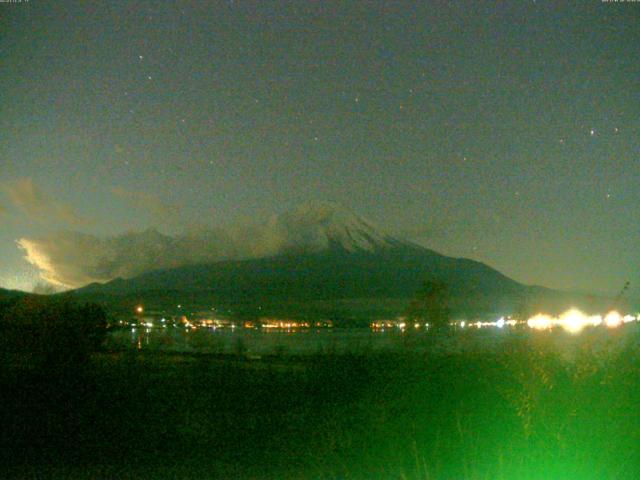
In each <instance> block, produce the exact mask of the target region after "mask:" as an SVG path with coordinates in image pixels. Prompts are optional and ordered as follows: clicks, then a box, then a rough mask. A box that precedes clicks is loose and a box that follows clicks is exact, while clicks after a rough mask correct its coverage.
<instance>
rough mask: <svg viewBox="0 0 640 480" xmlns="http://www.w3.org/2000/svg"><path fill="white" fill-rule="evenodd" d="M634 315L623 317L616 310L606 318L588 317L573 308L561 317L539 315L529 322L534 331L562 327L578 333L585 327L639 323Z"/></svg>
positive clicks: (610, 326)
mask: <svg viewBox="0 0 640 480" xmlns="http://www.w3.org/2000/svg"><path fill="white" fill-rule="evenodd" d="M637 320H638V318H636V317H634V316H633V315H625V316H622V315H620V313H618V312H616V311H615V310H613V311H611V312H609V313H607V314H606V315H605V316H604V318H603V317H602V316H601V315H586V314H584V313H582V312H581V311H580V310H578V309H575V308H572V309H571V310H567V311H566V312H564V313H563V314H562V315H560V316H559V317H552V316H550V315H544V314H541V313H540V314H537V315H535V316H533V317H531V318H530V319H529V320H527V325H528V326H529V328H533V329H534V330H548V329H551V328H555V327H562V328H563V329H565V330H566V331H568V332H571V333H577V332H580V331H581V330H582V329H583V328H585V327H597V326H599V325H605V326H607V327H609V328H615V327H619V326H620V325H622V324H623V323H629V322H634V321H637Z"/></svg>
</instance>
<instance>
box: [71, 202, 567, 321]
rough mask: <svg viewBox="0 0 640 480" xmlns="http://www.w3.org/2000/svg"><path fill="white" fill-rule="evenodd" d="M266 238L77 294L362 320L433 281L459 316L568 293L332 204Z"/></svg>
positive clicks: (274, 228)
mask: <svg viewBox="0 0 640 480" xmlns="http://www.w3.org/2000/svg"><path fill="white" fill-rule="evenodd" d="M261 238H264V239H268V241H269V242H270V244H271V245H272V247H271V251H270V252H269V253H268V254H264V255H263V256H260V257H258V258H244V259H229V260H224V261H216V262H210V263H201V264H194V265H186V266H180V267H177V268H169V269H159V270H154V271H148V272H146V273H143V274H141V275H138V276H135V277H133V278H129V279H122V278H118V279H115V280H112V281H110V282H107V283H103V284H97V283H94V284H91V285H88V286H86V287H83V288H80V289H78V290H76V291H75V294H76V295H78V296H80V297H85V298H90V299H91V300H98V301H102V302H105V303H108V304H110V305H116V306H119V307H122V308H123V309H125V308H126V309H128V308H131V305H134V304H135V303H137V302H144V303H145V304H146V305H155V306H156V307H157V308H165V309H170V308H172V307H173V308H175V306H176V305H177V304H184V305H189V307H190V308H191V309H192V310H196V309H207V310H209V308H210V307H212V306H215V307H216V308H218V309H219V310H223V311H227V312H232V313H233V314H234V315H240V316H244V317H255V316H266V315H286V316H294V317H295V316H304V317H335V318H362V319H365V318H374V317H377V318H380V317H385V316H387V317H388V316H395V315H399V314H401V313H402V311H403V310H404V308H406V305H407V304H408V302H409V301H410V300H411V298H412V297H413V295H414V294H415V292H416V291H417V290H418V288H419V287H420V286H421V285H422V284H423V282H424V281H425V280H426V279H427V278H438V279H439V280H441V281H443V282H445V283H446V284H447V285H448V287H449V291H450V295H451V309H452V311H453V313H454V314H457V315H465V316H482V315H489V314H491V315H493V314H500V313H511V312H512V311H513V310H514V309H515V308H517V306H518V304H521V303H522V302H523V301H526V302H527V303H529V304H531V303H533V304H535V306H537V305H538V304H539V303H540V299H541V298H544V299H545V301H546V302H547V303H548V301H549V300H551V303H557V302H559V301H562V300H563V299H564V298H565V296H566V294H563V293H561V292H554V291H552V290H548V289H545V288H543V287H535V286H526V285H523V284H521V283H518V282H516V281H515V280H512V279H510V278H508V277H506V276H505V275H503V274H501V273H500V272H498V271H497V270H494V269H493V268H491V267H489V266H487V265H485V264H483V263H481V262H477V261H474V260H470V259H465V258H452V257H448V256H445V255H441V254H439V253H437V252H435V251H433V250H430V249H428V248H425V247H422V246H420V245H417V244H414V243H411V242H408V241H404V240H401V239H398V238H395V237H393V236H390V235H388V234H386V233H383V232H381V231H379V230H378V229H376V228H375V227H374V226H373V225H372V224H371V223H369V222H368V221H366V220H364V219H363V218H361V217H360V216H358V215H357V214H355V213H353V212H351V211H350V210H348V209H345V208H342V207H340V206H338V205H336V204H333V203H320V204H306V205H303V206H302V207H300V208H298V209H296V210H293V211H291V212H288V213H285V214H283V215H281V216H279V217H276V218H274V219H272V220H271V221H270V222H268V224H267V226H266V229H265V231H264V232H263V233H262V237H261ZM265 241H266V240H265ZM530 306H531V307H534V305H530Z"/></svg>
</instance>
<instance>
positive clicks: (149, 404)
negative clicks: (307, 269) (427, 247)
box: [0, 329, 640, 480]
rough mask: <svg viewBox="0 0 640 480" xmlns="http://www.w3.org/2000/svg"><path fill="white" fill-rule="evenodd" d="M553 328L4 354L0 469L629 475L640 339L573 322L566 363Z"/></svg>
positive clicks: (118, 474) (252, 475)
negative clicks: (521, 334)
mask: <svg viewBox="0 0 640 480" xmlns="http://www.w3.org/2000/svg"><path fill="white" fill-rule="evenodd" d="M554 335H560V333H548V332H539V333H536V334H532V335H530V336H528V337H527V338H515V337H514V338H513V339H511V340H509V341H504V342H502V343H501V345H500V348H499V349H498V351H497V352H496V351H492V352H490V353H487V352H485V353H483V352H473V353H472V352H466V353H442V351H441V350H437V349H433V351H436V350H437V351H439V352H440V353H420V354H408V353H386V354H364V353H358V354H353V355H348V354H346V355H345V354H341V355H309V356H306V357H299V358H293V357H291V358H286V357H285V358H282V357H263V358H262V359H261V360H255V361H251V360H246V359H244V358H241V357H238V358H234V357H233V356H220V355H197V354H192V355H184V354H166V353H164V354H163V353H140V352H134V351H132V352H118V353H109V352H104V353H99V354H96V355H94V356H93V357H92V358H91V361H90V362H87V363H85V364H82V365H72V366H70V365H65V367H64V368H62V369H56V368H54V367H51V368H47V369H44V370H42V369H40V370H37V371H36V370H33V369H30V368H27V367H28V361H23V362H21V361H18V360H20V359H18V360H16V358H13V359H11V358H9V357H7V358H6V359H5V361H4V363H3V365H4V366H3V368H2V371H1V378H0V405H1V408H0V465H2V467H0V468H1V469H2V471H1V472H0V478H38V479H39V478H65V479H67V478H68V479H75V478H78V479H84V478H131V479H133V478H149V479H156V478H157V479H166V478H176V479H177V478H180V479H182V478H184V479H191V478H193V479H199V478H230V479H236V478H237V479H289V478H290V479H343V478H344V479H378V478H379V479H399V480H400V479H438V480H439V479H545V480H548V479H585V480H586V479H603V480H604V479H635V478H639V475H640V449H639V448H638V445H640V415H639V413H640V350H639V349H638V340H639V338H638V335H637V334H636V333H635V331H633V332H632V333H629V331H627V332H624V331H622V330H621V331H619V332H618V331H616V332H610V331H606V330H604V329H594V330H593V331H587V332H584V333H583V334H582V335H581V337H580V338H579V340H577V343H576V345H574V351H573V353H572V355H571V358H567V356H566V355H565V354H564V352H562V350H561V347H560V346H559V345H562V342H557V341H556V340H557V339H555V338H554ZM603 335H606V336H607V338H606V341H605V342H604V343H606V344H607V345H608V348H602V345H603V340H602V336H603ZM433 341H434V342H437V341H436V340H433ZM25 365H26V367H25Z"/></svg>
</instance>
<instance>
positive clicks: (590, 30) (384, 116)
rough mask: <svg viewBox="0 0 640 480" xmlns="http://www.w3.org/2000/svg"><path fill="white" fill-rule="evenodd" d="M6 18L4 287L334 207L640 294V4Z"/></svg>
mask: <svg viewBox="0 0 640 480" xmlns="http://www.w3.org/2000/svg"><path fill="white" fill-rule="evenodd" d="M0 16H1V20H0V287H4V288H20V289H28V290H30V289H32V288H33V287H34V285H36V284H37V283H38V282H41V281H42V280H39V268H38V267H40V268H44V269H45V270H46V269H49V271H51V270H56V269H59V270H60V272H57V273H59V276H58V278H65V275H67V270H69V271H71V270H73V269H74V268H76V267H75V266H74V265H73V262H74V261H76V262H82V261H83V259H86V257H87V256H91V255H95V254H96V252H97V251H98V250H100V249H101V248H104V249H112V248H114V247H113V243H109V242H106V241H105V242H103V243H101V242H102V240H100V239H104V238H107V237H114V238H115V239H116V240H117V239H122V238H124V239H125V240H126V239H131V238H133V237H132V235H133V236H134V237H135V233H128V234H127V232H141V231H144V230H145V229H148V228H150V227H155V228H157V230H158V231H159V232H161V233H162V234H165V235H184V234H185V232H190V231H193V230H194V229H198V228H209V227H223V228H228V227H229V226H231V225H235V224H239V223H240V224H247V223H251V222H258V223H260V222H264V221H265V220H266V219H267V218H269V217H270V216H271V215H272V214H277V213H282V212H285V211H287V210H289V209H291V208H294V207H296V206H297V205H300V204H302V203H305V202H309V201H325V200H329V201H332V202H337V203H339V204H342V205H345V206H346V207H348V208H350V209H353V210H354V211H355V212H358V213H359V214H361V215H362V216H364V217H366V218H368V219H369V220H370V221H371V222H373V223H374V224H376V225H378V226H380V227H381V228H382V229H384V230H385V231H388V232H390V233H391V234H394V235H397V236H400V237H403V238H406V239H411V240H413V241H415V242H418V243H420V244H422V245H424V246H427V247H430V248H433V249H435V250H437V251H439V252H441V253H445V254H448V255H454V256H464V257H469V258H473V259H477V260H480V261H483V262H486V263H488V264H489V265H491V266H493V267H495V268H497V269H498V270H500V271H501V272H503V273H505V274H507V275H509V276H511V277H512V278H514V279H516V280H518V281H521V282H524V283H535V284H542V285H546V286H549V287H554V288H562V289H576V290H581V291H593V292H615V291H618V290H620V289H621V288H622V285H623V284H624V282H625V281H627V280H629V281H631V286H632V291H634V292H636V293H638V292H640V289H638V285H639V284H640V238H639V237H640V235H639V233H640V231H639V230H640V229H639V227H640V208H639V207H640V3H603V2H601V1H600V0H584V1H580V2H547V1H543V0H538V1H529V2H526V1H515V0H513V1H506V2H487V3H485V2H478V1H468V2H417V3H405V2H373V1H368V2H355V1H345V2H329V1H322V2H306V1H299V2H298V1H294V2H268V1H255V2H248V1H247V2H244V1H235V2H233V1H230V2H204V1H203V2H195V3H194V2H157V1H152V2H147V1H127V2H120V1H83V2H77V3H75V2H72V1H64V2H62V1H52V0H47V1H40V0H31V1H29V2H28V3H2V4H0ZM135 238H137V237H135ZM144 238H146V237H144ZM36 240H37V242H36ZM112 240H113V239H112ZM30 241H31V242H32V243H31V245H32V246H33V248H34V249H35V250H37V251H36V252H35V254H37V255H39V256H38V260H37V262H36V263H38V262H39V263H38V265H32V264H30V263H29V262H28V261H27V260H25V258H24V257H25V250H24V249H22V248H20V244H21V245H22V246H23V247H24V246H25V245H26V244H28V243H29V242H30ZM123 241H124V240H123ZM127 241H128V240H127ZM144 241H145V240H144V239H143V240H140V241H139V242H138V243H137V244H136V245H137V248H144ZM18 242H20V244H19V243H18ZM25 242H26V243H25ZM34 242H35V243H34ZM34 245H35V246H34ZM65 249H66V250H65ZM85 249H86V250H85ZM51 251H54V252H56V255H59V256H62V257H64V258H65V262H66V263H64V265H58V264H55V262H51V261H50V259H48V257H47V255H48V254H49V252H51ZM33 253H34V252H32V254H33ZM115 257H117V254H115V253H114V254H113V255H112V256H111V257H109V258H111V260H110V261H112V262H115V261H117V259H116V258H115ZM32 260H33V257H32ZM48 261H49V265H47V264H46V263H47V262H48ZM82 268H84V270H85V271H83V275H85V276H86V278H87V279H89V278H93V277H92V271H93V270H92V268H94V267H91V268H87V267H86V266H83V267H82ZM95 268H98V266H95ZM82 278H84V277H82ZM69 283H74V282H72V281H69ZM76 283H77V281H76ZM67 286H75V285H70V284H68V285H67Z"/></svg>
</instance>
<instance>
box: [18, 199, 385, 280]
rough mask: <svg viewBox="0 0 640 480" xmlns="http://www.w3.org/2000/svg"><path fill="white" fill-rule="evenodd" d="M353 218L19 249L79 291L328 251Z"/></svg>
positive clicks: (331, 213) (309, 212)
mask: <svg viewBox="0 0 640 480" xmlns="http://www.w3.org/2000/svg"><path fill="white" fill-rule="evenodd" d="M350 215H351V214H350V213H345V211H340V210H338V209H337V207H335V206H330V207H327V206H321V207H313V208H304V209H300V210H298V211H297V212H295V213H293V214H284V215H281V216H279V217H276V216H272V217H270V218H269V219H267V220H266V221H265V222H262V223H255V224H251V223H248V224H245V225H237V226H234V227H231V228H227V229H222V228H217V229H216V228H213V229H211V228H210V229H202V228H201V229H194V230H192V231H190V232H189V233H186V234H182V235H177V236H169V235H165V234H162V233H160V232H158V231H157V230H155V229H148V230H145V231H142V232H129V233H124V234H121V235H116V236H110V237H104V238H101V237H97V236H95V235H89V234H85V233H80V232H74V231H66V232H58V233H56V234H53V235H48V236H44V237H39V238H21V239H20V240H18V245H19V247H20V248H21V249H22V250H23V251H24V252H25V258H26V260H27V261H29V262H30V263H31V264H33V265H35V266H36V267H37V268H38V269H39V270H40V276H41V278H42V279H43V280H45V281H47V282H49V283H51V284H54V285H57V286H60V287H64V288H75V287H80V286H83V285H86V284H88V283H92V282H106V281H109V280H112V279H114V278H118V277H121V278H131V277H134V276H136V275H139V274H141V273H144V272H147V271H150V270H156V269H164V268H174V267H179V266H183V265H197V264H205V263H212V262H216V261H221V260H239V259H247V258H257V257H265V256H269V255H274V254H277V253H281V252H285V251H292V250H295V251H297V252H302V251H307V252H308V251H318V250H321V249H323V248H327V247H328V246H329V244H330V239H329V235H332V234H334V233H335V232H337V231H340V228H339V227H340V226H343V225H346V226H347V227H348V229H347V230H346V231H347V232H350V234H357V232H356V231H355V230H354V229H357V228H358V225H359V224H358V223H357V222H358V221H359V220H358V219H357V218H356V217H352V216H350ZM367 228H368V227H367ZM349 229H351V230H349ZM366 233H367V234H368V235H369V237H370V238H375V237H376V234H375V233H373V231H368V230H367V232H366Z"/></svg>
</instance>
